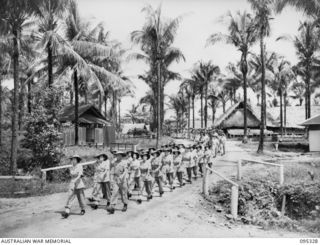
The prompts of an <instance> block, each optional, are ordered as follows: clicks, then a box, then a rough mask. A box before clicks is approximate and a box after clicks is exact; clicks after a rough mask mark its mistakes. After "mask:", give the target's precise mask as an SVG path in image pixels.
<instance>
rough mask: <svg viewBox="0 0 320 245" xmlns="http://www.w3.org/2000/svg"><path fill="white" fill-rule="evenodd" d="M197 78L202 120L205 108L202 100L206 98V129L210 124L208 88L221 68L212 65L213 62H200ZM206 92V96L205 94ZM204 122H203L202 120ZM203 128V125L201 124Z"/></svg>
mask: <svg viewBox="0 0 320 245" xmlns="http://www.w3.org/2000/svg"><path fill="white" fill-rule="evenodd" d="M195 72H196V76H197V77H198V79H199V81H200V87H199V89H200V96H201V118H202V115H203V114H202V113H203V109H202V108H203V106H202V98H203V97H204V100H205V102H204V127H205V128H207V122H208V86H209V84H210V83H211V82H212V81H213V79H214V78H215V76H217V75H218V74H219V73H220V68H219V66H216V65H214V64H212V63H211V61H208V62H199V65H198V66H197V68H196V71H195ZM203 92H204V94H203ZM201 122H202V120H201ZM201 127H202V123H201Z"/></svg>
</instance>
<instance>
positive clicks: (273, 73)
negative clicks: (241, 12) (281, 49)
mask: <svg viewBox="0 0 320 245" xmlns="http://www.w3.org/2000/svg"><path fill="white" fill-rule="evenodd" d="M275 57H276V58H275V60H274V62H273V65H272V67H270V68H269V70H268V72H267V79H268V80H269V81H270V87H271V88H272V89H273V90H274V91H275V92H276V93H277V94H278V95H279V97H280V130H281V135H283V128H284V127H283V126H284V125H283V124H284V123H283V121H284V118H286V115H283V105H284V106H285V107H286V100H284V102H283V98H284V97H285V95H286V94H287V89H288V84H289V83H290V82H291V80H293V79H294V78H295V75H294V73H293V71H292V68H291V66H290V63H289V62H288V61H287V60H285V59H284V58H283V57H281V56H275ZM285 111H286V110H285Z"/></svg>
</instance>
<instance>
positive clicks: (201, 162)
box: [197, 145, 204, 177]
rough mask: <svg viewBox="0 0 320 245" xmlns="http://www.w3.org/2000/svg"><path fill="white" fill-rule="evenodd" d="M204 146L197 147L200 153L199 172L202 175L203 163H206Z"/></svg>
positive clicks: (198, 159)
mask: <svg viewBox="0 0 320 245" xmlns="http://www.w3.org/2000/svg"><path fill="white" fill-rule="evenodd" d="M202 147H203V146H201V145H199V146H198V147H197V154H198V157H197V161H198V167H199V172H200V174H201V177H202V176H203V164H204V152H203V150H202Z"/></svg>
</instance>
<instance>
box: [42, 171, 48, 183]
mask: <svg viewBox="0 0 320 245" xmlns="http://www.w3.org/2000/svg"><path fill="white" fill-rule="evenodd" d="M41 179H42V181H43V182H44V183H46V181H47V171H42V173H41Z"/></svg>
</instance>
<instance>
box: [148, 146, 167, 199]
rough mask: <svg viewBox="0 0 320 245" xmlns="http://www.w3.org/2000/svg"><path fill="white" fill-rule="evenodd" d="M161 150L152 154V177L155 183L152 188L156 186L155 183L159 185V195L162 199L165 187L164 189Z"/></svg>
mask: <svg viewBox="0 0 320 245" xmlns="http://www.w3.org/2000/svg"><path fill="white" fill-rule="evenodd" d="M160 154H161V152H160V150H158V151H152V152H151V156H152V159H151V175H152V177H153V178H154V181H153V183H152V187H153V186H154V183H157V185H158V187H159V195H160V197H162V195H163V193H164V191H163V187H162V178H163V176H162V171H161V167H162V164H161V157H160Z"/></svg>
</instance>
